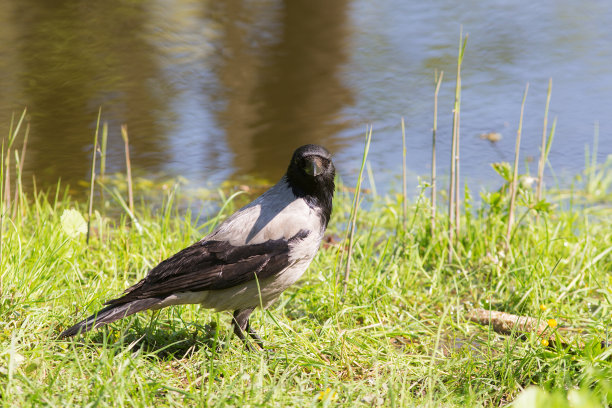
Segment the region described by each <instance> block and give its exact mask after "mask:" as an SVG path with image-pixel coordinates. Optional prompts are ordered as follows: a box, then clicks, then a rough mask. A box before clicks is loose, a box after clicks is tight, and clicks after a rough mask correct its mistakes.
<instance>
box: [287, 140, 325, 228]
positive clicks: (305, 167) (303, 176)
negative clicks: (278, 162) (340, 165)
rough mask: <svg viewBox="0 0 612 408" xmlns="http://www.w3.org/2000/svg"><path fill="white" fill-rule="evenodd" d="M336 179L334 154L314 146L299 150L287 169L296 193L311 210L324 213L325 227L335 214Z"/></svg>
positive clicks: (290, 182)
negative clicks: (333, 210)
mask: <svg viewBox="0 0 612 408" xmlns="http://www.w3.org/2000/svg"><path fill="white" fill-rule="evenodd" d="M335 175H336V169H335V167H334V164H333V163H332V160H331V154H330V153H329V152H328V151H327V149H325V148H324V147H322V146H319V145H314V144H308V145H304V146H302V147H300V148H298V149H297V150H296V151H295V153H293V157H292V158H291V163H289V168H288V169H287V181H288V183H289V185H290V186H291V188H292V189H293V193H294V194H295V195H296V196H298V197H303V198H304V199H305V200H306V202H307V203H308V204H309V205H310V206H312V207H316V208H320V209H321V213H322V215H323V220H324V223H325V226H327V223H328V222H329V217H330V215H331V211H332V199H333V198H334V177H335Z"/></svg>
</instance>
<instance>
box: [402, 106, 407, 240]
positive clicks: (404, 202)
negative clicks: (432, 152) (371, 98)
mask: <svg viewBox="0 0 612 408" xmlns="http://www.w3.org/2000/svg"><path fill="white" fill-rule="evenodd" d="M407 214H408V191H407V187H406V128H405V126H404V118H403V117H402V222H403V230H404V232H406V217H407Z"/></svg>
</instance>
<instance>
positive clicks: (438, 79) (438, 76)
mask: <svg viewBox="0 0 612 408" xmlns="http://www.w3.org/2000/svg"><path fill="white" fill-rule="evenodd" d="M443 77H444V71H440V74H437V73H436V74H435V83H436V91H435V92H434V117H433V129H432V138H431V139H432V140H431V236H432V237H433V236H434V233H435V229H436V195H437V191H436V136H437V133H438V94H439V93H440V85H441V84H442V78H443Z"/></svg>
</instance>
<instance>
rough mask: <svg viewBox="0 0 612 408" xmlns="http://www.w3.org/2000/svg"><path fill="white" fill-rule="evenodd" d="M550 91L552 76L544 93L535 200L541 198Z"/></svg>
mask: <svg viewBox="0 0 612 408" xmlns="http://www.w3.org/2000/svg"><path fill="white" fill-rule="evenodd" d="M551 92H552V78H549V79H548V92H547V93H546V107H545V108H544V127H543V129H542V142H541V143H540V160H539V161H538V186H537V188H536V196H535V199H536V202H538V201H540V200H541V199H542V184H543V178H544V164H545V157H546V133H547V130H548V107H549V106H550V94H551Z"/></svg>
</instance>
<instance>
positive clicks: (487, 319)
mask: <svg viewBox="0 0 612 408" xmlns="http://www.w3.org/2000/svg"><path fill="white" fill-rule="evenodd" d="M466 317H467V319H468V320H470V321H472V322H474V323H478V324H480V325H483V326H489V325H490V326H491V328H492V329H493V331H494V332H496V333H499V334H503V335H515V336H519V335H522V334H525V333H536V334H537V335H538V336H540V337H542V339H543V340H549V341H550V342H551V343H552V342H554V341H556V336H555V333H558V332H560V331H563V332H568V331H569V330H571V329H568V328H554V327H551V326H549V324H548V322H547V321H546V320H545V319H537V318H535V317H530V316H519V315H514V314H511V313H506V312H500V311H497V310H486V309H472V310H470V311H469V312H468V314H467V316H466ZM572 340H574V341H575V340H577V339H572V338H571V337H570V338H569V339H565V338H561V344H564V345H568V344H570V342H571V343H572V344H577V345H578V346H579V347H584V342H582V341H581V340H578V341H577V343H574V341H572Z"/></svg>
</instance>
